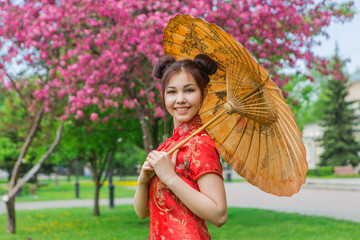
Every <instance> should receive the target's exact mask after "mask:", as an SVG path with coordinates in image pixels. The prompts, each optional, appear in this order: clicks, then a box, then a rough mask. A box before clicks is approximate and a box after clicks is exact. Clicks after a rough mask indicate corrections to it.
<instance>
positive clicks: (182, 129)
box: [173, 115, 203, 141]
mask: <svg viewBox="0 0 360 240" xmlns="http://www.w3.org/2000/svg"><path fill="white" fill-rule="evenodd" d="M202 125H203V124H202V121H201V118H200V116H199V115H196V116H195V117H193V118H192V119H191V120H189V121H187V122H184V123H182V124H180V125H179V126H178V127H177V128H176V129H174V134H173V139H174V140H175V141H176V140H177V139H178V138H179V137H180V136H181V135H183V134H185V133H188V132H194V131H195V130H196V129H198V128H199V127H201V126H202Z"/></svg>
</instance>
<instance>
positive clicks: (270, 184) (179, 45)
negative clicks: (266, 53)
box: [163, 15, 308, 196]
mask: <svg viewBox="0 0 360 240" xmlns="http://www.w3.org/2000/svg"><path fill="white" fill-rule="evenodd" d="M163 44H164V51H165V54H166V55H170V56H173V57H175V59H177V60H181V59H187V58H189V59H193V58H194V57H195V56H196V55H198V54H200V53H202V54H206V55H208V56H210V57H212V58H213V59H214V60H216V61H217V63H218V70H217V72H216V73H215V74H214V75H213V76H211V77H210V83H209V89H208V95H207V97H206V99H205V100H204V103H203V105H202V108H201V109H200V113H199V114H200V117H201V119H202V121H203V122H204V123H205V124H204V125H203V127H202V128H201V129H199V130H198V131H197V132H195V133H193V135H191V136H190V137H189V138H188V139H186V140H185V141H184V142H182V143H180V144H179V145H178V146H176V147H175V148H174V149H172V150H171V152H169V153H170V154H171V153H173V152H174V151H175V150H176V149H177V148H179V147H180V146H181V145H183V144H184V143H185V142H186V141H187V140H189V139H190V138H191V137H192V136H194V135H196V134H197V133H198V132H200V131H202V130H203V129H206V131H207V132H208V134H209V135H210V136H211V137H212V139H213V140H214V142H215V144H216V146H217V147H218V149H219V152H220V154H221V156H222V157H223V158H224V159H225V161H226V162H227V163H228V164H229V165H230V166H231V167H232V168H233V169H234V170H235V171H236V172H237V173H238V174H239V175H240V176H242V177H244V178H245V179H246V180H247V181H248V182H249V183H251V184H253V185H255V186H257V187H258V188H259V189H261V190H262V191H265V192H268V193H271V194H274V195H278V196H291V195H293V194H294V193H297V192H298V191H299V189H300V187H301V185H302V184H303V183H304V182H305V177H306V173H307V171H308V167H307V162H306V152H305V148H304V145H303V143H302V136H301V132H300V130H299V128H298V126H297V123H296V121H295V117H294V114H293V112H292V111H291V109H290V107H289V106H288V105H287V104H286V102H285V100H284V98H283V95H282V92H281V90H280V89H279V87H278V86H277V85H276V84H274V82H273V81H272V80H271V78H270V76H269V74H268V73H267V71H266V70H265V69H264V68H263V67H262V66H261V65H260V64H259V63H258V62H257V61H256V59H255V58H254V57H253V56H252V55H251V53H250V52H249V51H248V50H246V49H245V48H244V47H243V46H242V45H241V44H240V43H239V42H237V41H236V40H235V38H233V37H232V36H231V35H230V34H228V33H226V32H225V31H224V30H222V29H221V28H220V27H218V26H217V25H215V24H211V23H208V22H206V21H204V20H202V19H200V18H193V17H191V16H189V15H176V16H175V17H174V18H172V19H170V21H169V23H168V25H167V27H166V28H165V31H164V38H163Z"/></svg>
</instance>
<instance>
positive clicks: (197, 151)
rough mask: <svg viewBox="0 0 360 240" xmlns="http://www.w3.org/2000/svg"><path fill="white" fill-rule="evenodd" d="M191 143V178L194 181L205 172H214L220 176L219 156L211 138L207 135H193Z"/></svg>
mask: <svg viewBox="0 0 360 240" xmlns="http://www.w3.org/2000/svg"><path fill="white" fill-rule="evenodd" d="M192 145H193V146H192V154H191V159H190V172H191V175H192V176H193V179H194V180H195V181H196V180H197V179H198V178H199V177H201V176H202V175H204V174H206V173H215V174H218V175H219V176H220V177H221V178H222V177H223V176H222V165H221V162H220V156H219V152H218V150H217V148H216V146H215V144H214V142H213V140H212V139H211V138H210V137H209V136H208V135H205V134H204V135H199V136H195V137H194V142H193V144H192Z"/></svg>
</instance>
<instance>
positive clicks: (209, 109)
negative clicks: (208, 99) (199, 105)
mask: <svg viewBox="0 0 360 240" xmlns="http://www.w3.org/2000/svg"><path fill="white" fill-rule="evenodd" d="M225 103H226V101H224V102H221V103H219V104H216V105H215V106H213V107H211V108H208V109H206V110H205V111H203V112H201V113H200V112H199V115H201V114H204V113H206V112H208V111H211V110H213V109H214V108H217V107H220V106H221V105H224V104H225ZM200 110H201V109H200Z"/></svg>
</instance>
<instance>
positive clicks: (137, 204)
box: [134, 161, 155, 219]
mask: <svg viewBox="0 0 360 240" xmlns="http://www.w3.org/2000/svg"><path fill="white" fill-rule="evenodd" d="M154 174H155V173H154V171H153V168H152V167H151V166H150V164H149V162H148V161H145V163H144V164H143V166H142V167H141V172H140V175H139V178H138V184H137V186H136V192H135V196H134V209H135V212H136V214H137V215H138V217H139V218H140V219H145V218H147V217H149V207H148V202H149V179H150V178H152V177H153V176H154Z"/></svg>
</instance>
